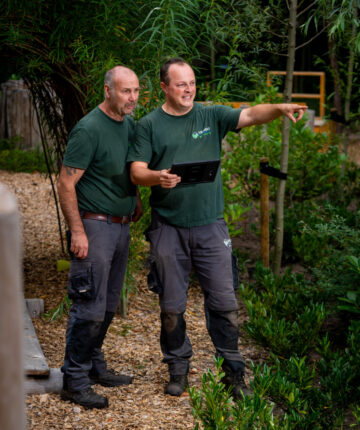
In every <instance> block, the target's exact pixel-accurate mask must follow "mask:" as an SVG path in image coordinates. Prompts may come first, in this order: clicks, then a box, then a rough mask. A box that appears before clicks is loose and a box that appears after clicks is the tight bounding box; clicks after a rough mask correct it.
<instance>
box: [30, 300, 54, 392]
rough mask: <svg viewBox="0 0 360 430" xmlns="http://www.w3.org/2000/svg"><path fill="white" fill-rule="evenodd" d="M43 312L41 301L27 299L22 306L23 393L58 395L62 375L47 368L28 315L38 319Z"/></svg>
mask: <svg viewBox="0 0 360 430" xmlns="http://www.w3.org/2000/svg"><path fill="white" fill-rule="evenodd" d="M43 311H44V302H43V300H42V299H27V300H25V306H24V330H25V331H24V371H25V375H26V378H25V393H26V394H42V393H60V391H61V388H62V373H61V371H60V369H54V368H49V366H48V364H47V361H46V358H45V356H44V353H43V351H42V349H41V346H40V343H39V340H38V338H37V335H36V332H35V329H34V325H33V323H32V320H31V317H30V315H32V316H33V317H39V316H40V313H42V312H43Z"/></svg>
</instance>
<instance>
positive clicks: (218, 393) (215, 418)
mask: <svg viewBox="0 0 360 430" xmlns="http://www.w3.org/2000/svg"><path fill="white" fill-rule="evenodd" d="M222 361H223V359H222V358H218V359H215V363H216V373H215V375H214V374H213V373H212V371H211V370H208V371H207V373H204V374H203V376H202V384H201V388H200V389H197V388H196V387H193V388H189V394H190V402H191V406H192V414H193V416H194V417H195V419H196V420H197V423H196V426H195V429H199V428H200V425H201V428H203V429H205V430H226V429H234V430H235V429H244V430H245V429H252V430H256V429H259V430H260V429H261V430H263V429H264V430H270V429H279V430H280V429H283V428H284V429H285V428H286V427H283V426H282V425H281V424H280V422H279V420H278V419H277V418H275V417H274V415H273V408H274V405H273V404H271V403H270V402H267V401H266V400H265V399H264V398H263V397H262V396H260V395H258V393H256V392H255V393H254V396H253V397H251V396H246V397H243V398H242V399H240V400H238V401H237V402H236V403H234V402H233V401H232V397H231V394H230V392H229V390H227V389H226V388H225V385H224V384H223V383H222V382H221V378H222V377H223V376H224V373H223V372H222V371H221V364H222Z"/></svg>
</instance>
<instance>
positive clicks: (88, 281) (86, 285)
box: [68, 261, 95, 301]
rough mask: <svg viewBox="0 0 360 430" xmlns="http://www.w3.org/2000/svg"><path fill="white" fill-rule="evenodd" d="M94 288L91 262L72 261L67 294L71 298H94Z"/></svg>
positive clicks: (85, 299)
mask: <svg viewBox="0 0 360 430" xmlns="http://www.w3.org/2000/svg"><path fill="white" fill-rule="evenodd" d="M94 294H95V288H94V280H93V272H92V266H91V263H90V262H88V261H72V262H71V268H70V274H69V282H68V295H69V298H70V299H72V300H76V301H79V300H83V301H87V300H91V299H93V298H94Z"/></svg>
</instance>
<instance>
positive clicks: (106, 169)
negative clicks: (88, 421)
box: [57, 66, 142, 409]
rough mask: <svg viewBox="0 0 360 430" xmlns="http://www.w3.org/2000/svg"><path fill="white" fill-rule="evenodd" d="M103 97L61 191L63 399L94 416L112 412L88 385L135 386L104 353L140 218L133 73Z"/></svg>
mask: <svg viewBox="0 0 360 430" xmlns="http://www.w3.org/2000/svg"><path fill="white" fill-rule="evenodd" d="M104 93H105V99H104V101H103V102H102V103H101V104H100V105H99V106H97V107H96V108H95V109H93V110H92V111H91V112H89V113H88V114H87V115H86V116H85V117H84V118H82V119H81V120H80V121H79V122H78V123H77V124H76V125H75V127H74V128H73V130H72V131H71V133H70V136H69V142H68V145H67V148H66V153H65V157H64V160H63V166H62V168H61V172H60V176H59V180H58V184H57V188H58V193H59V199H60V204H61V208H62V211H63V213H64V216H65V219H66V221H67V223H68V224H69V228H70V232H71V238H70V240H69V246H70V253H71V256H72V259H71V266H70V273H69V283H68V294H69V297H70V298H71V299H72V301H73V303H72V307H71V310H70V316H69V321H68V327H67V333H66V351H65V361H64V365H63V367H62V372H63V373H64V384H63V390H62V392H61V398H62V399H63V400H70V401H72V402H74V403H77V404H79V405H82V406H84V407H85V408H89V409H90V408H104V407H106V406H108V400H107V398H106V397H105V396H102V395H99V394H97V393H96V392H95V391H94V390H93V389H92V388H91V385H93V384H101V385H103V386H106V387H114V386H119V385H124V384H131V382H132V378H131V377H130V376H126V375H117V374H115V373H114V372H113V371H112V370H108V369H107V367H106V363H105V360H104V354H103V353H102V351H101V347H102V344H103V341H104V338H105V335H106V332H107V330H108V327H109V325H110V323H111V321H112V319H113V317H114V314H115V311H116V309H117V306H118V303H119V299H120V293H121V288H122V284H123V281H124V276H125V269H126V263H127V258H128V250H129V240H130V234H129V223H130V222H131V221H134V222H136V221H137V220H138V219H139V217H140V216H141V213H142V208H141V201H140V197H139V194H138V193H137V190H136V187H135V186H134V185H133V184H132V183H131V181H130V177H129V169H128V165H127V162H126V160H127V154H128V150H129V146H130V144H131V143H132V139H133V136H134V120H133V119H132V118H131V117H130V116H129V114H131V113H132V112H133V110H134V108H135V105H136V102H137V99H138V96H139V80H138V78H137V76H136V74H135V73H134V72H133V71H132V70H131V69H129V68H127V67H123V66H116V67H114V68H112V69H111V70H109V71H108V72H107V73H106V75H105V83H104Z"/></svg>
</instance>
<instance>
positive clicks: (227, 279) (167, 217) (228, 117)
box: [128, 58, 306, 398]
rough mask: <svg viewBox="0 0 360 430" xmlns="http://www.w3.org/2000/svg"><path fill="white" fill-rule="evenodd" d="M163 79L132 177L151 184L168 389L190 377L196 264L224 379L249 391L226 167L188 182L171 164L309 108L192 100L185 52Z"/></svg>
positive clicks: (174, 390)
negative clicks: (189, 325) (191, 288)
mask: <svg viewBox="0 0 360 430" xmlns="http://www.w3.org/2000/svg"><path fill="white" fill-rule="evenodd" d="M160 78H161V88H162V90H163V91H164V93H165V97H166V101H165V103H164V104H163V105H162V106H161V107H159V108H158V109H156V110H155V111H153V112H152V113H150V114H149V115H147V116H145V117H144V118H142V119H141V120H140V121H139V123H138V124H137V127H136V143H135V145H134V146H133V147H132V148H131V149H130V152H129V157H128V160H129V161H131V162H132V164H131V179H132V181H133V183H134V184H139V185H148V186H151V187H152V190H151V191H152V192H151V198H150V204H151V207H152V223H151V226H150V229H149V232H148V237H149V240H150V245H151V249H150V261H151V265H152V271H153V273H152V274H151V276H152V278H155V279H156V282H157V289H158V292H159V299H160V308H161V336H160V344H161V349H162V352H163V356H164V360H163V361H164V362H165V363H167V364H168V366H169V373H170V381H169V383H168V384H167V386H166V388H165V393H167V394H170V395H174V396H179V395H181V394H182V392H183V391H184V390H185V388H186V386H187V384H188V380H187V374H188V372H189V359H190V357H191V356H192V348H191V344H190V341H189V339H188V337H187V335H186V323H185V319H184V312H185V308H186V300H187V289H188V276H189V273H190V269H191V266H193V267H194V269H195V272H196V273H197V276H198V279H199V281H200V284H201V287H202V290H203V292H204V296H205V307H206V310H207V312H206V317H207V327H208V331H209V334H210V336H211V339H212V341H213V343H214V346H215V348H216V354H217V355H218V356H221V357H222V358H223V359H224V361H223V369H224V371H225V378H224V382H225V384H226V385H228V386H232V389H233V394H234V397H235V398H239V397H240V396H241V391H243V392H244V393H245V394H248V393H249V391H248V389H247V388H246V385H245V381H244V373H245V365H244V360H243V358H242V357H241V355H240V353H239V350H238V314H237V309H238V307H237V300H236V297H235V293H234V285H233V273H232V251H231V240H230V238H229V233H228V230H227V226H226V223H225V221H224V219H223V209H224V199H223V191H222V181H221V171H220V169H219V170H218V172H217V175H216V177H215V180H214V182H208V183H197V184H191V185H182V184H181V178H180V177H179V176H177V175H176V174H171V173H170V167H171V166H172V165H173V163H181V162H191V161H204V160H214V159H215V160H220V155H221V142H222V139H223V138H224V137H225V135H226V133H227V132H228V131H230V130H233V131H235V130H239V129H241V128H243V127H246V126H250V125H254V124H263V123H267V122H269V121H272V120H274V119H275V118H278V117H279V116H281V115H286V116H288V117H289V118H290V119H291V120H292V121H293V122H296V121H297V120H299V119H300V118H301V117H302V116H303V114H304V112H305V110H306V107H304V106H299V105H296V104H261V105H257V106H254V107H250V108H247V109H244V110H241V109H232V108H230V107H226V106H208V107H205V106H203V105H201V104H197V103H194V98H195V94H196V81H195V75H194V72H193V70H192V68H191V67H190V65H189V64H187V63H186V62H185V61H184V60H182V59H181V58H173V59H171V60H169V61H167V62H166V63H165V64H164V65H163V66H162V68H161V71H160ZM294 114H297V118H295V117H294Z"/></svg>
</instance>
